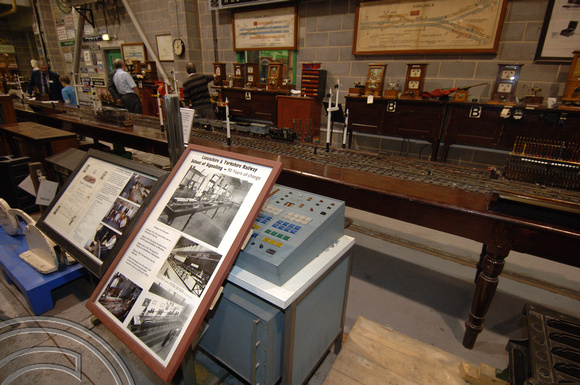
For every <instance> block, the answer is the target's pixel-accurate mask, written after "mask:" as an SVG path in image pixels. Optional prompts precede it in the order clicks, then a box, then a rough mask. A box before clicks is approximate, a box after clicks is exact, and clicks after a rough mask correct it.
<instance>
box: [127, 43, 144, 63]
mask: <svg viewBox="0 0 580 385" xmlns="http://www.w3.org/2000/svg"><path fill="white" fill-rule="evenodd" d="M121 54H122V55H123V63H125V64H126V63H127V62H129V63H131V62H133V60H136V61H138V62H139V63H141V64H145V60H147V54H146V53H145V44H143V43H127V44H121Z"/></svg>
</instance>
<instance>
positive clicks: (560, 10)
mask: <svg viewBox="0 0 580 385" xmlns="http://www.w3.org/2000/svg"><path fill="white" fill-rule="evenodd" d="M578 22H580V4H577V3H576V2H570V1H567V0H550V1H549V3H548V8H547V9H546V16H545V17H544V24H543V26H542V33H541V35H540V40H539V43H538V48H537V50H536V56H535V57H534V60H535V61H536V62H538V63H542V62H548V63H549V62H555V63H571V62H572V57H573V56H574V55H573V52H574V51H575V50H577V49H579V48H580V29H578Z"/></svg>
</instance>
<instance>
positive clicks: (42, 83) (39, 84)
mask: <svg viewBox="0 0 580 385" xmlns="http://www.w3.org/2000/svg"><path fill="white" fill-rule="evenodd" d="M59 77H60V76H59V75H58V74H57V73H56V72H53V71H50V70H49V67H48V64H47V63H46V61H45V60H43V59H41V60H39V61H38V70H36V71H32V74H31V75H30V81H29V82H28V88H27V90H26V95H27V96H28V97H32V95H34V91H35V89H37V90H38V92H40V93H41V94H43V95H48V97H49V100H60V101H62V93H61V90H62V88H63V87H62V84H60V81H59Z"/></svg>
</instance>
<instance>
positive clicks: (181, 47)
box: [173, 39, 185, 56]
mask: <svg viewBox="0 0 580 385" xmlns="http://www.w3.org/2000/svg"><path fill="white" fill-rule="evenodd" d="M184 51H185V43H184V42H183V40H181V39H175V40H173V53H175V54H176V55H177V56H181V55H182V54H183V52H184Z"/></svg>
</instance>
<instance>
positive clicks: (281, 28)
mask: <svg viewBox="0 0 580 385" xmlns="http://www.w3.org/2000/svg"><path fill="white" fill-rule="evenodd" d="M232 24H233V26H232V28H233V30H234V50H236V51H251V50H265V49H288V50H295V49H297V47H298V13H297V12H296V6H290V7H275V8H270V9H262V10H259V11H244V12H236V13H234V17H233V20H232Z"/></svg>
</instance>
